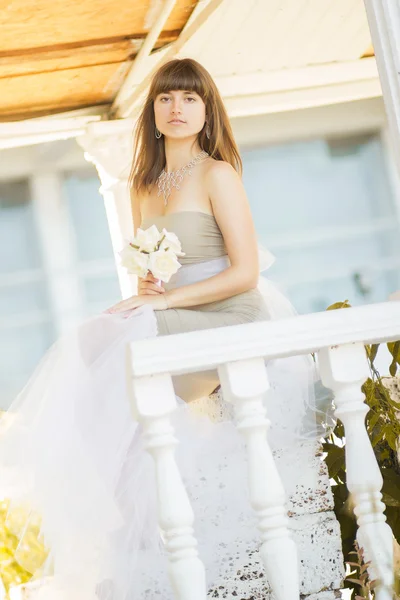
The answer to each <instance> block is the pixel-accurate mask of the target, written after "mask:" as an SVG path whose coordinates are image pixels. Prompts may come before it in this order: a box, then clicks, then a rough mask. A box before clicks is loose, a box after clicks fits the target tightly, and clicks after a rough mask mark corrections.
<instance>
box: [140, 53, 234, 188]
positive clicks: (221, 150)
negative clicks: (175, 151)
mask: <svg viewBox="0 0 400 600" xmlns="http://www.w3.org/2000/svg"><path fill="white" fill-rule="evenodd" d="M176 90H185V91H188V92H196V93H197V94H198V95H199V96H200V97H201V98H202V100H203V102H204V104H205V106H206V119H207V124H208V127H209V134H210V139H208V137H207V135H206V126H204V127H203V129H202V130H201V131H200V132H199V134H198V143H199V146H200V148H201V149H202V150H205V151H206V152H207V153H208V154H209V155H210V156H211V157H212V158H214V159H216V160H224V161H226V162H228V163H229V164H231V165H232V167H233V168H234V169H236V171H238V173H241V172H242V161H241V158H240V154H239V150H238V147H237V145H236V142H235V139H234V137H233V133H232V128H231V124H230V122H229V118H228V115H227V112H226V109H225V106H224V103H223V102H222V98H221V96H220V94H219V91H218V89H217V86H216V85H215V83H214V81H213V79H212V77H211V75H210V74H209V72H208V71H207V70H206V69H205V68H204V67H203V66H202V65H200V64H199V63H198V62H197V61H195V60H193V59H191V58H183V59H175V60H171V61H169V62H167V63H165V64H164V65H162V66H161V67H160V69H159V70H158V71H157V72H156V73H155V75H154V77H153V79H152V82H151V85H150V89H149V93H148V95H147V98H146V100H145V104H144V107H143V110H142V112H141V114H140V116H139V119H138V121H137V124H136V130H135V137H134V148H133V150H134V153H133V156H134V158H133V164H132V169H131V173H130V176H129V184H130V186H131V187H132V188H133V190H134V191H135V192H136V193H142V192H145V191H147V190H150V188H151V187H152V186H153V185H154V184H155V183H156V181H157V178H158V176H159V175H160V173H161V171H162V170H163V169H164V167H165V163H166V160H165V145H164V136H162V137H161V138H160V139H157V138H156V137H155V127H156V123H155V117H154V100H155V99H156V97H157V96H158V95H159V94H163V93H166V92H170V91H176Z"/></svg>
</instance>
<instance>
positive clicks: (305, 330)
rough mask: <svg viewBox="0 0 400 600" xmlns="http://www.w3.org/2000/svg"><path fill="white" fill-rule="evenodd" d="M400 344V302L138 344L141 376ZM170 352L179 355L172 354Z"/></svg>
mask: <svg viewBox="0 0 400 600" xmlns="http://www.w3.org/2000/svg"><path fill="white" fill-rule="evenodd" d="M397 339H400V303H398V302H382V303H379V304H370V305H367V306H359V307H354V308H347V309H346V310H333V311H328V312H321V313H314V314H309V315H301V316H298V317H293V318H289V319H282V320H278V321H263V322H259V323H248V324H243V325H240V326H237V327H234V326H231V327H222V328H218V329H213V330H205V331H193V332H190V333H186V334H185V335H182V334H178V335H173V336H161V337H159V338H156V339H148V340H142V341H140V342H135V358H134V361H133V363H132V369H133V373H134V375H135V376H136V377H139V376H145V375H151V374H155V373H171V374H172V375H179V374H182V373H188V372H194V371H203V370H208V369H216V368H218V367H219V366H220V365H223V364H225V363H227V362H232V361H235V360H247V359H251V358H258V357H260V356H263V357H265V358H266V359H268V360H270V359H273V358H280V357H284V356H293V355H297V354H309V353H310V352H316V351H318V350H320V349H321V348H326V347H330V346H336V345H343V344H348V343H352V342H365V343H377V342H381V341H393V340H397ZM171 347H173V348H174V353H173V354H172V353H171V351H170V350H171Z"/></svg>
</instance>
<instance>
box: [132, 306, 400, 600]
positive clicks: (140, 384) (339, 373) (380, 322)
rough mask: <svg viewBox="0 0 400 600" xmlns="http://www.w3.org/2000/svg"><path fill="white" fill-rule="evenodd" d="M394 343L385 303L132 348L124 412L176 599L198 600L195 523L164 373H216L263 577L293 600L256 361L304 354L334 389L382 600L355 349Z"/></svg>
mask: <svg viewBox="0 0 400 600" xmlns="http://www.w3.org/2000/svg"><path fill="white" fill-rule="evenodd" d="M396 339H400V303H397V302H393V303H383V304H376V305H370V306H364V307H361V308H350V309H346V310H339V311H330V312H326V313H317V314H311V315H305V316H298V317H293V318H291V319H286V320H282V321H274V322H263V323H254V324H248V325H241V326H235V327H226V328H221V329H215V330H207V331H198V332H193V333H188V334H180V335H176V336H166V337H160V338H156V339H151V340H150V339H149V340H144V341H142V342H136V343H135V344H134V345H133V346H132V347H133V349H134V351H133V352H132V353H131V356H130V359H129V362H128V364H129V369H130V378H131V384H132V386H131V387H132V409H133V411H134V414H135V416H136V417H137V418H138V419H139V420H140V421H141V422H142V425H143V428H144V431H145V439H146V444H147V449H148V451H149V452H150V453H151V454H152V455H153V457H154V460H155V463H156V477H157V487H158V497H159V525H160V527H161V529H162V530H163V532H164V539H165V543H166V551H167V556H168V560H169V572H170V577H171V583H172V587H173V589H174V591H175V595H176V598H177V599H178V600H205V598H206V597H207V585H206V574H205V571H204V567H203V564H202V562H201V560H200V558H199V556H198V553H197V542H196V539H195V537H194V533H193V523H194V519H195V516H194V515H193V511H192V508H191V505H190V502H189V499H188V496H187V493H186V490H185V487H184V485H183V483H182V479H181V476H180V473H179V469H178V467H177V464H176V461H175V456H174V449H175V446H176V443H177V440H176V438H175V436H174V431H173V427H172V424H171V415H172V413H173V412H174V411H175V410H176V407H177V400H176V397H175V394H174V388H173V384H172V376H175V375H180V374H184V373H191V372H198V371H206V370H210V369H218V371H219V376H220V381H221V385H222V392H223V396H224V398H225V400H226V401H227V402H228V403H230V404H231V405H232V406H233V410H234V413H235V420H236V423H237V427H238V429H239V431H240V432H241V433H242V434H243V435H244V437H245V439H246V448H247V459H248V469H249V478H248V479H249V488H250V500H251V503H252V506H253V508H254V510H255V513H256V515H257V518H258V524H259V530H260V539H261V547H260V555H261V557H262V560H263V563H264V567H265V571H266V575H267V578H268V581H269V584H270V586H271V588H272V590H273V592H274V595H275V597H276V598H277V599H278V600H294V599H297V598H299V594H300V588H299V576H298V557H297V549H296V545H295V543H294V541H293V539H292V537H291V535H290V532H289V528H288V519H287V512H286V508H285V503H286V498H285V491H284V487H283V485H282V481H281V476H280V472H279V469H278V468H277V465H276V463H275V460H274V457H273V454H272V452H271V449H270V446H269V444H268V438H267V424H268V421H267V414H266V409H265V405H264V401H263V397H264V395H265V393H266V392H267V390H268V387H269V383H268V377H267V371H266V367H265V360H271V359H276V358H281V357H287V356H294V355H300V354H309V353H311V352H314V353H316V354H317V355H318V361H319V365H320V373H321V378H322V382H323V383H324V385H325V386H326V387H329V388H331V389H332V390H333V391H334V393H335V405H336V416H337V417H339V418H340V419H341V421H342V422H343V424H344V427H345V431H346V468H347V485H348V488H349V491H350V492H351V494H352V496H353V503H354V512H355V515H356V517H357V522H358V541H359V543H360V545H361V546H362V547H363V548H364V552H365V556H366V560H370V561H371V565H372V567H371V577H372V578H374V579H377V580H378V582H379V583H378V587H377V589H376V598H377V600H389V598H392V591H391V590H392V586H393V567H392V565H393V550H392V548H393V546H392V532H391V530H390V528H389V526H388V525H387V523H386V522H385V516H384V510H385V505H384V504H383V502H382V500H381V498H382V495H381V492H380V490H381V487H382V477H381V473H380V471H379V467H378V464H377V462H376V459H375V455H374V453H373V450H372V447H371V444H370V442H369V438H368V435H367V432H366V429H365V424H364V421H365V415H366V413H367V411H368V408H367V406H366V405H365V403H364V396H363V394H362V392H361V389H360V388H361V385H362V384H363V382H364V381H365V380H366V379H367V378H368V376H369V367H368V363H367V360H366V354H365V349H364V344H366V343H377V342H383V341H390V340H396ZM171 349H173V351H171ZM267 407H268V403H267Z"/></svg>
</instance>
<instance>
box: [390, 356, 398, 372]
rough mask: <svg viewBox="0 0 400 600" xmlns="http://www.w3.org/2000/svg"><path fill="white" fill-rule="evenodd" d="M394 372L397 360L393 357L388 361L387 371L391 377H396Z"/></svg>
mask: <svg viewBox="0 0 400 600" xmlns="http://www.w3.org/2000/svg"><path fill="white" fill-rule="evenodd" d="M396 372H397V361H396V359H395V358H393V360H392V362H391V363H390V367H389V373H390V374H391V376H392V377H396Z"/></svg>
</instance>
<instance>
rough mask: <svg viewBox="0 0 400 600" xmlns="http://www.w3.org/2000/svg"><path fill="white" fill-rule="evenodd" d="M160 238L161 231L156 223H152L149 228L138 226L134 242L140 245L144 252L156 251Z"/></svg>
mask: <svg viewBox="0 0 400 600" xmlns="http://www.w3.org/2000/svg"><path fill="white" fill-rule="evenodd" d="M160 239H161V233H160V232H159V231H158V229H157V227H156V226H155V225H152V226H151V227H149V228H148V229H140V228H138V230H137V232H136V236H135V238H134V240H133V243H134V244H135V246H139V249H140V250H141V251H142V252H143V251H144V252H154V250H155V249H156V246H157V244H158V242H159V241H160Z"/></svg>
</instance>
